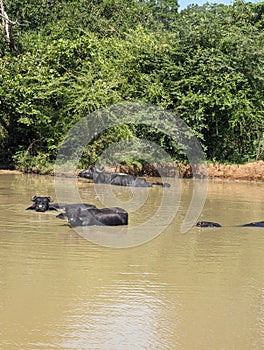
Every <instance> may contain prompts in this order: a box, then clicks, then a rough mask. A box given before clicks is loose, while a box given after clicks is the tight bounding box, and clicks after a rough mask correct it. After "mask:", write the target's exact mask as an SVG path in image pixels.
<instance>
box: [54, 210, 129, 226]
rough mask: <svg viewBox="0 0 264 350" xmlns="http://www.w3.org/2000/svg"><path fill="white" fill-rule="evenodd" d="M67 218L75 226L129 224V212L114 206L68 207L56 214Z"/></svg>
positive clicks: (60, 217)
mask: <svg viewBox="0 0 264 350" xmlns="http://www.w3.org/2000/svg"><path fill="white" fill-rule="evenodd" d="M56 217H57V218H59V219H67V220H68V224H69V225H70V226H72V227H75V226H94V225H96V226H103V225H105V226H119V225H127V224H128V213H127V212H126V211H125V210H124V209H122V208H118V207H114V208H102V209H98V208H90V209H89V208H86V209H83V208H81V207H79V208H78V207H66V208H65V212H64V213H60V214H59V215H57V216H56Z"/></svg>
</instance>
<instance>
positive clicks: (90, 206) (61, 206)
mask: <svg viewBox="0 0 264 350" xmlns="http://www.w3.org/2000/svg"><path fill="white" fill-rule="evenodd" d="M54 206H55V208H57V209H62V210H66V208H67V209H70V208H72V209H74V208H77V209H78V208H80V209H82V210H83V209H95V208H96V206H95V205H93V204H86V203H74V204H66V203H59V204H54Z"/></svg>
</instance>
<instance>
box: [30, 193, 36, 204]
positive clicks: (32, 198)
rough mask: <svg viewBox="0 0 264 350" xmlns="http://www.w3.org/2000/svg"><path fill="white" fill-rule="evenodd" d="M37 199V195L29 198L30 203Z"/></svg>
mask: <svg viewBox="0 0 264 350" xmlns="http://www.w3.org/2000/svg"><path fill="white" fill-rule="evenodd" d="M36 198H37V195H36V194H34V196H32V197H31V200H32V202H35V199H36Z"/></svg>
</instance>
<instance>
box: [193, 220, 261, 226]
mask: <svg viewBox="0 0 264 350" xmlns="http://www.w3.org/2000/svg"><path fill="white" fill-rule="evenodd" d="M196 226H198V227H222V225H220V224H218V223H217V222H212V221H198V222H197V224H196ZM237 227H264V221H256V222H250V223H248V224H243V225H238V226H237Z"/></svg>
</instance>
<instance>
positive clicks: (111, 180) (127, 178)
mask: <svg viewBox="0 0 264 350" xmlns="http://www.w3.org/2000/svg"><path fill="white" fill-rule="evenodd" d="M79 176H80V177H83V178H86V179H90V180H93V181H94V183H97V184H98V183H100V184H109V185H115V186H127V187H152V186H161V187H170V184H169V183H166V182H165V183H162V182H148V181H146V180H145V179H144V178H141V177H137V176H134V175H129V174H124V173H113V172H107V171H104V168H103V167H94V166H91V167H89V168H88V169H86V170H83V171H81V172H80V173H79Z"/></svg>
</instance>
